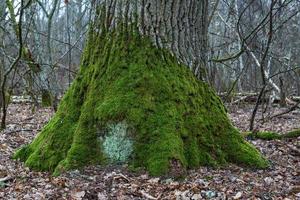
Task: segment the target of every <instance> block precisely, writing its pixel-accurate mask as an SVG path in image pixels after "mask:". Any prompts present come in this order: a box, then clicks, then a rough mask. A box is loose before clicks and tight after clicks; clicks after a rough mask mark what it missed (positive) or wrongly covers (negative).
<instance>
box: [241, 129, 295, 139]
mask: <svg viewBox="0 0 300 200" xmlns="http://www.w3.org/2000/svg"><path fill="white" fill-rule="evenodd" d="M242 135H243V136H244V137H246V138H247V139H252V140H253V139H262V140H280V139H286V138H297V137H299V136H300V130H294V131H290V132H288V133H286V134H279V133H276V132H272V131H259V132H244V133H242Z"/></svg>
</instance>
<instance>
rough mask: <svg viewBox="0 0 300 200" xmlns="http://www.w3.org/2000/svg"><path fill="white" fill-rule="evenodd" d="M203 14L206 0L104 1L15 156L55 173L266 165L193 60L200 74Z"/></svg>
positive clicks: (153, 171)
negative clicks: (44, 116)
mask: <svg viewBox="0 0 300 200" xmlns="http://www.w3.org/2000/svg"><path fill="white" fill-rule="evenodd" d="M133 2H135V3H133ZM203 15H205V16H203ZM206 15H207V1H196V0H190V1H183V0H168V1H162V0H151V1H150V0H149V1H147V0H140V1H131V0H127V1H124V0H115V1H105V2H104V1H103V2H98V4H97V12H96V13H95V20H94V23H93V24H92V25H91V29H90V32H89V38H88V42H87V46H86V48H85V52H84V55H83V58H82V64H81V69H80V72H79V74H78V76H77V78H76V79H75V81H74V82H73V84H72V86H71V88H70V89H69V90H68V92H67V94H66V95H65V97H64V98H63V100H62V102H61V104H60V106H59V109H58V111H57V113H56V115H55V116H54V117H53V119H52V120H51V121H50V122H49V123H48V125H47V126H46V127H45V128H44V129H43V131H42V132H41V133H40V134H39V135H38V136H37V138H36V139H35V140H34V141H33V142H32V143H31V144H30V145H28V146H26V147H24V148H22V149H21V150H19V151H18V152H17V153H16V156H15V157H16V158H20V159H21V160H23V161H25V162H26V165H27V166H29V167H32V168H35V169H39V170H56V172H60V171H61V170H68V169H72V168H77V167H82V166H85V165H88V164H102V165H103V164H106V163H119V162H121V163H122V162H128V163H129V164H131V165H132V166H133V167H145V168H146V169H147V170H148V171H149V172H150V173H151V174H153V175H159V174H164V173H171V174H174V175H178V174H182V172H184V171H185V169H188V168H195V167H198V166H200V165H219V164H224V163H227V162H235V163H242V164H245V165H250V166H258V167H265V166H266V165H267V162H266V161H265V160H264V159H263V158H262V157H261V155H260V154H259V152H258V151H257V150H256V149H255V148H254V147H252V146H251V145H250V144H248V143H247V142H246V141H244V140H243V138H242V137H241V136H240V134H239V132H238V131H237V130H236V129H235V128H234V127H233V126H232V125H231V123H230V121H229V119H228V117H227V115H226V111H225V108H224V107H223V105H222V103H221V101H220V99H219V98H218V97H217V96H216V94H215V93H214V91H213V90H211V89H210V88H209V87H208V86H207V85H206V84H205V83H203V82H201V81H199V80H198V79H197V78H196V77H195V76H194V75H193V73H192V72H191V71H190V70H189V69H187V67H186V66H189V67H190V69H191V70H192V71H193V72H194V73H195V74H196V75H198V72H200V71H201V70H200V68H201V63H202V64H203V63H204V62H205V57H206V56H205V55H204V54H202V53H203V50H202V48H203V49H205V48H206V40H207V39H206V35H207V34H206V32H207V30H206V29H207V27H206V26H207V25H206V24H205V21H206V18H207V17H206Z"/></svg>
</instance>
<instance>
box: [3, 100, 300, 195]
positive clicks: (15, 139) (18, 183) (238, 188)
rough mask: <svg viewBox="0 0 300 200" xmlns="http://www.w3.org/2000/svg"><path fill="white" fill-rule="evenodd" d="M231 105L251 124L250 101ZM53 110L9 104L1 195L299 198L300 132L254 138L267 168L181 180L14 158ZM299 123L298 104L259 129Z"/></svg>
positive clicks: (209, 171)
mask: <svg viewBox="0 0 300 200" xmlns="http://www.w3.org/2000/svg"><path fill="white" fill-rule="evenodd" d="M274 110H275V111H276V112H280V111H281V110H282V109H274ZM229 111H230V116H231V118H232V120H233V123H234V124H235V125H236V126H237V127H238V128H239V129H241V130H247V127H248V125H249V116H250V114H251V106H245V107H244V108H234V107H232V108H230V109H229ZM52 115H53V112H52V111H51V109H38V110H37V111H36V112H34V113H32V112H31V106H30V105H28V104H12V105H11V106H10V107H9V112H8V125H7V129H6V130H4V131H2V132H1V133H0V199H78V200H80V199H195V200H196V199H286V200H288V199H300V155H299V146H300V137H298V138H294V139H288V140H272V141H263V140H253V141H250V142H251V143H253V144H254V145H255V146H256V147H257V148H258V149H259V150H260V151H261V152H262V153H263V154H264V155H265V156H266V158H268V159H269V160H270V163H271V166H270V168H269V169H266V170H253V169H247V168H243V167H238V166H235V165H229V166H226V167H224V168H218V169H213V168H208V167H201V168H200V169H198V170H190V171H189V172H188V175H187V177H186V178H185V179H184V180H179V181H176V180H173V179H170V178H155V177H150V176H148V175H147V173H133V172H129V171H127V170H126V167H125V166H120V167H115V168H105V169H103V168H101V167H88V168H86V169H84V170H82V171H80V172H79V171H71V172H68V173H66V174H62V175H61V176H59V177H52V176H51V174H49V173H45V172H35V171H31V170H30V169H28V168H26V167H24V165H23V163H21V162H18V161H15V160H13V159H11V156H12V155H13V153H14V152H15V150H16V149H17V148H19V147H20V146H21V145H24V144H26V143H29V142H30V141H32V139H33V138H34V137H35V135H36V134H37V133H38V131H39V130H41V128H42V127H43V125H44V124H45V123H46V122H47V121H48V120H49V119H50V117H51V116H52ZM260 116H261V115H260V114H258V117H260ZM299 126H300V111H299V110H298V111H297V112H296V111H295V112H292V113H289V114H286V115H283V116H281V117H279V118H276V119H273V120H272V121H270V122H267V123H264V124H263V125H260V126H259V130H272V131H279V132H287V131H289V130H292V129H294V128H299ZM295 149H296V152H295ZM297 149H298V150H297Z"/></svg>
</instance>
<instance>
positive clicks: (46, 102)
mask: <svg viewBox="0 0 300 200" xmlns="http://www.w3.org/2000/svg"><path fill="white" fill-rule="evenodd" d="M52 101H53V97H52V94H51V92H50V91H49V90H43V91H42V106H43V107H50V106H52Z"/></svg>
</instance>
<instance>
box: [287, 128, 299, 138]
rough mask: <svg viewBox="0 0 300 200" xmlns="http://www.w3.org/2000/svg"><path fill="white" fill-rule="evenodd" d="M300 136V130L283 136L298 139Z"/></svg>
mask: <svg viewBox="0 0 300 200" xmlns="http://www.w3.org/2000/svg"><path fill="white" fill-rule="evenodd" d="M299 136H300V129H296V130H293V131H290V132H288V133H286V134H284V135H283V138H297V137H299Z"/></svg>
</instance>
